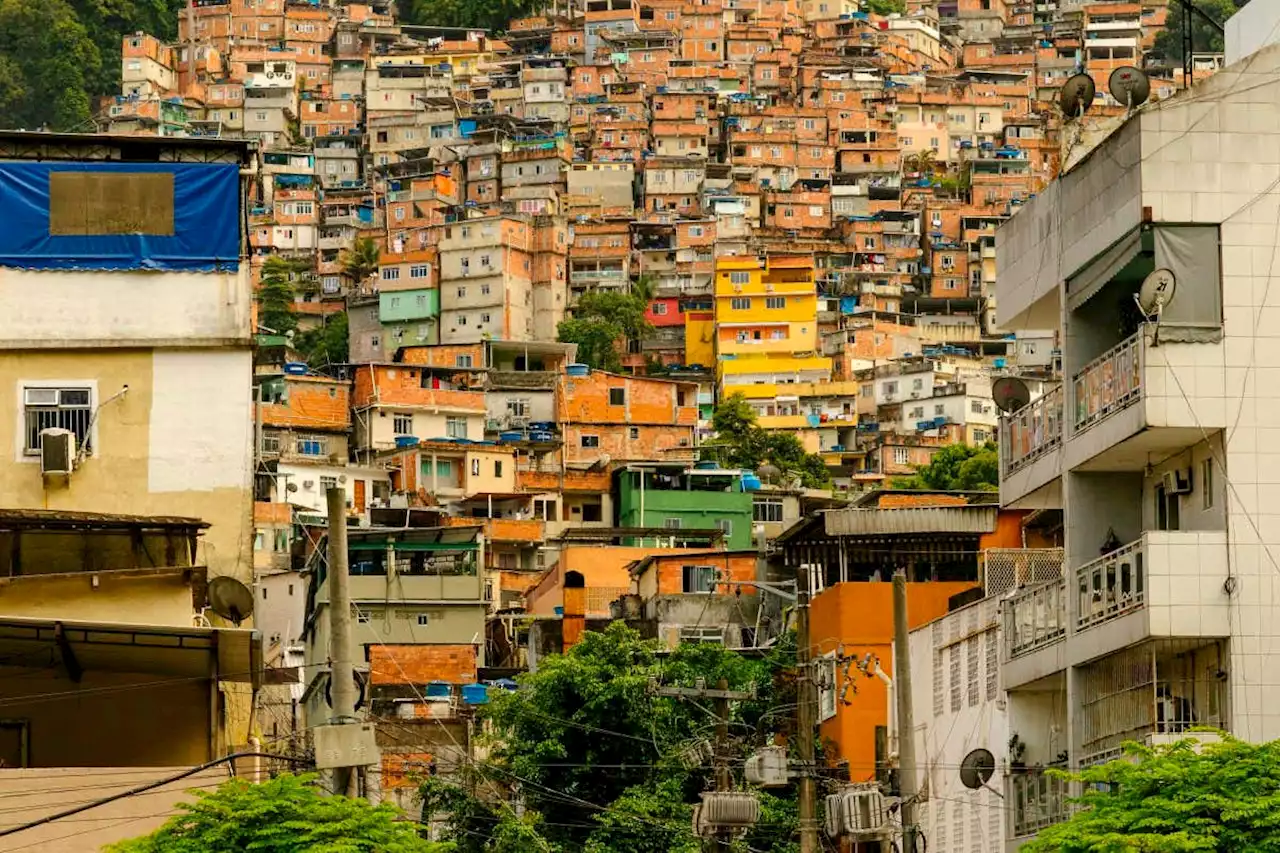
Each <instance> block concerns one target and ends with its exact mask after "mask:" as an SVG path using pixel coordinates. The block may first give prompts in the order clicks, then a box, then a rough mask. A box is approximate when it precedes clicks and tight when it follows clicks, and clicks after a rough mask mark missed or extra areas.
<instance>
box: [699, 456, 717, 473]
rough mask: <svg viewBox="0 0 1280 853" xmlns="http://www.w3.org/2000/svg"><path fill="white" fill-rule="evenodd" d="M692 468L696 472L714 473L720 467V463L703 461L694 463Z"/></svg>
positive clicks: (708, 460) (709, 460)
mask: <svg viewBox="0 0 1280 853" xmlns="http://www.w3.org/2000/svg"><path fill="white" fill-rule="evenodd" d="M693 467H694V469H695V470H697V471H714V470H716V469H717V468H719V467H720V463H719V462H716V461H714V460H711V459H704V460H702V461H701V462H695V463H694V465H693Z"/></svg>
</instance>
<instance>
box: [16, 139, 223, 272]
mask: <svg viewBox="0 0 1280 853" xmlns="http://www.w3.org/2000/svg"><path fill="white" fill-rule="evenodd" d="M0 211H3V220H4V227H3V228H0V266H7V267H19V268H23V269H36V270H68V269H75V270H95V269H96V270H182V271H193V270H199V271H213V270H234V269H236V267H237V266H238V264H239V260H240V234H241V224H240V178H239V168H238V167H237V166H234V165H223V164H205V163H77V162H70V163H68V162H62V163H32V162H0Z"/></svg>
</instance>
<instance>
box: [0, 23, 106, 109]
mask: <svg viewBox="0 0 1280 853" xmlns="http://www.w3.org/2000/svg"><path fill="white" fill-rule="evenodd" d="M115 38H116V40H117V43H118V42H119V33H116V35H115ZM117 53H118V48H117ZM101 68H102V56H101V54H100V52H99V50H98V48H97V46H96V45H95V44H94V42H93V39H92V38H90V34H89V32H88V31H87V30H86V29H85V26H84V24H82V23H81V22H80V20H79V19H78V18H77V17H76V12H75V9H74V8H73V7H72V6H71V5H70V4H69V3H67V0H0V124H3V125H4V126H6V127H25V128H26V129H28V130H35V129H37V128H40V127H44V126H47V127H49V128H50V129H51V130H80V131H86V130H92V129H93V128H92V126H91V124H90V119H91V118H92V115H91V112H90V109H91V103H90V92H91V83H92V81H93V80H94V79H95V76H96V75H97V74H99V73H100V71H101Z"/></svg>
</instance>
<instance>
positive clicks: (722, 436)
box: [709, 394, 831, 489]
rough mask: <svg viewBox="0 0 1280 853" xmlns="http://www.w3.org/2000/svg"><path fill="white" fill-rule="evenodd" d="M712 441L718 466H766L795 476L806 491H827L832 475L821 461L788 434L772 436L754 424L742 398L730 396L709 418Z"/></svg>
mask: <svg viewBox="0 0 1280 853" xmlns="http://www.w3.org/2000/svg"><path fill="white" fill-rule="evenodd" d="M711 428H712V429H713V430H714V431H715V438H714V439H713V440H712V441H711V442H709V446H710V448H711V449H712V452H713V453H715V454H716V457H717V460H718V461H719V462H720V464H721V465H726V466H728V467H730V468H746V469H750V470H755V469H757V468H759V467H760V466H761V465H763V464H765V463H766V462H768V463H769V464H771V465H773V466H774V467H775V468H777V469H778V470H779V471H780V472H782V474H783V475H784V476H792V475H795V476H798V477H799V478H800V484H801V485H803V486H805V487H807V488H819V489H820V488H826V487H828V486H830V484H831V472H830V471H829V470H828V469H827V466H826V464H825V463H824V462H823V461H822V457H821V456H818V455H817V454H816V453H809V452H808V451H806V450H805V449H804V445H803V444H801V442H800V439H799V438H797V437H796V435H795V434H794V433H790V432H771V431H769V430H766V429H764V428H763V427H761V426H760V425H759V424H758V423H757V422H756V413H755V410H753V409H752V408H751V406H750V404H749V403H747V400H746V398H745V397H744V396H743V395H742V394H731V395H730V396H729V397H726V398H725V399H724V400H722V401H720V405H718V406H716V408H715V411H714V412H712V414H711Z"/></svg>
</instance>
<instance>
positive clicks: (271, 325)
mask: <svg viewBox="0 0 1280 853" xmlns="http://www.w3.org/2000/svg"><path fill="white" fill-rule="evenodd" d="M307 271H308V265H307V263H306V262H305V261H298V260H294V259H291V258H286V257H284V256H283V255H271V256H270V257H268V258H267V259H266V261H264V262H263V264H262V278H261V281H260V282H259V285H258V306H259V311H258V325H260V326H265V327H267V328H268V329H271V330H272V331H274V332H276V333H277V334H281V335H283V334H284V333H285V332H292V331H294V330H296V329H297V328H298V314H297V311H296V310H295V309H294V307H293V306H294V303H295V301H296V300H297V297H298V293H299V291H300V290H304V289H306V288H308V287H310V286H311V282H310V280H309V278H308V277H307Z"/></svg>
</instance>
